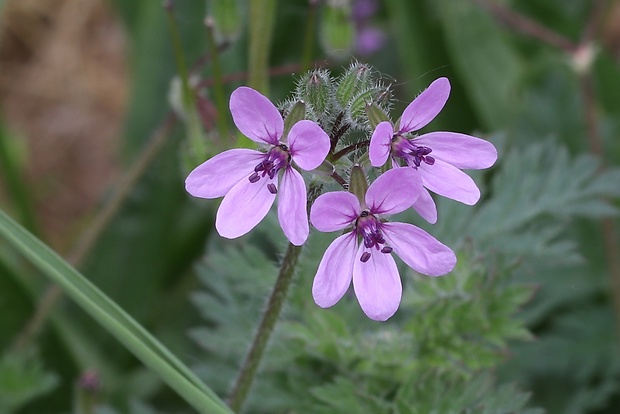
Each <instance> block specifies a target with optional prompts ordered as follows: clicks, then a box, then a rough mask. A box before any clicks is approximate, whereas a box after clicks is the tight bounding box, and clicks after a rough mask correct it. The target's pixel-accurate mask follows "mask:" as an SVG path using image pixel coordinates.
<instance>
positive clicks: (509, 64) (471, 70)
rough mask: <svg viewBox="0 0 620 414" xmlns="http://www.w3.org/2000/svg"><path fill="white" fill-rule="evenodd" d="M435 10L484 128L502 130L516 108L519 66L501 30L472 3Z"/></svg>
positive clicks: (453, 1)
mask: <svg viewBox="0 0 620 414" xmlns="http://www.w3.org/2000/svg"><path fill="white" fill-rule="evenodd" d="M437 11H438V13H439V16H440V20H441V23H442V25H443V30H444V33H445V36H446V43H447V47H448V50H449V52H450V54H451V57H452V59H453V62H454V66H455V68H456V70H457V73H458V74H459V76H460V77H461V80H462V81H463V84H464V86H465V88H467V89H468V92H469V95H470V96H471V98H472V99H473V102H474V104H475V107H476V110H477V111H478V114H479V115H480V117H481V118H482V120H483V121H484V123H485V124H486V126H487V127H490V128H500V127H505V126H506V125H507V124H508V123H509V121H511V120H512V117H513V116H514V114H515V109H516V108H518V107H519V96H518V94H517V82H518V81H519V79H520V77H521V73H522V64H521V61H520V60H519V59H518V57H517V55H516V53H515V52H514V50H513V48H512V47H511V45H510V44H509V43H508V42H507V41H506V38H505V36H504V34H503V33H502V31H501V30H500V28H499V27H498V26H497V25H496V24H494V23H493V22H492V21H491V18H490V17H489V16H488V15H487V14H485V13H484V12H483V11H482V10H481V9H480V7H478V6H476V5H475V3H474V2H471V1H467V0H443V1H440V2H438V4H437Z"/></svg>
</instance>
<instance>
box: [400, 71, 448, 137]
mask: <svg viewBox="0 0 620 414" xmlns="http://www.w3.org/2000/svg"><path fill="white" fill-rule="evenodd" d="M449 95H450V81H448V79H447V78H439V79H437V80H435V81H434V82H433V83H431V84H430V85H429V87H428V88H426V90H425V91H424V92H422V93H421V94H420V95H418V97H417V98H415V99H414V100H413V102H411V103H410V104H409V106H407V108H405V110H404V111H403V115H402V116H401V118H400V126H399V131H400V132H401V133H406V132H411V131H417V130H418V129H420V128H423V127H424V126H426V125H427V124H428V123H429V122H431V121H432V120H433V119H434V118H435V117H436V116H437V114H438V113H439V112H441V110H442V109H443V106H444V105H445V104H446V102H447V101H448V96H449Z"/></svg>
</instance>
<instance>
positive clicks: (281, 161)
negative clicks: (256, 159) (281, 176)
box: [248, 144, 291, 194]
mask: <svg viewBox="0 0 620 414" xmlns="http://www.w3.org/2000/svg"><path fill="white" fill-rule="evenodd" d="M290 160H291V154H289V152H288V147H287V146H286V145H284V144H279V145H276V146H274V147H271V149H270V150H269V152H267V153H266V154H265V155H264V156H263V160H262V161H261V162H260V163H258V164H257V165H256V166H255V167H254V174H252V175H250V177H248V178H249V180H250V182H251V183H255V182H257V181H258V180H260V179H261V178H262V177H265V176H267V177H269V178H270V179H272V180H273V179H274V178H275V176H276V175H277V174H278V171H280V170H281V169H282V168H285V167H287V166H288V165H289V162H290ZM269 191H271V190H269ZM275 191H276V190H275V187H274V191H272V193H273V194H275Z"/></svg>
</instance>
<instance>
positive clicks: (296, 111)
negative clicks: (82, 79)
mask: <svg viewBox="0 0 620 414" xmlns="http://www.w3.org/2000/svg"><path fill="white" fill-rule="evenodd" d="M305 118H306V104H305V103H304V102H303V101H297V102H296V103H295V105H293V107H292V108H291V110H290V112H289V113H288V115H287V116H286V119H285V120H284V135H283V136H285V137H286V136H287V135H288V133H289V131H290V130H291V128H292V127H293V125H295V124H296V123H297V122H299V121H301V120H302V119H305Z"/></svg>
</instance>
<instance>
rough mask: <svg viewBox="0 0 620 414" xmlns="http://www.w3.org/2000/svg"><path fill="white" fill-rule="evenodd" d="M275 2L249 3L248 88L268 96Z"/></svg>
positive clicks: (259, 0)
mask: <svg viewBox="0 0 620 414" xmlns="http://www.w3.org/2000/svg"><path fill="white" fill-rule="evenodd" d="M276 3H277V0H252V1H250V4H249V7H250V16H249V17H250V19H249V21H250V29H249V35H250V36H249V37H250V38H249V43H250V47H249V62H248V63H249V72H250V79H249V83H250V86H251V87H252V88H254V89H256V90H257V91H259V92H261V93H262V94H264V95H268V94H269V52H270V50H271V38H272V36H273V26H274V21H275V11H276Z"/></svg>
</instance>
